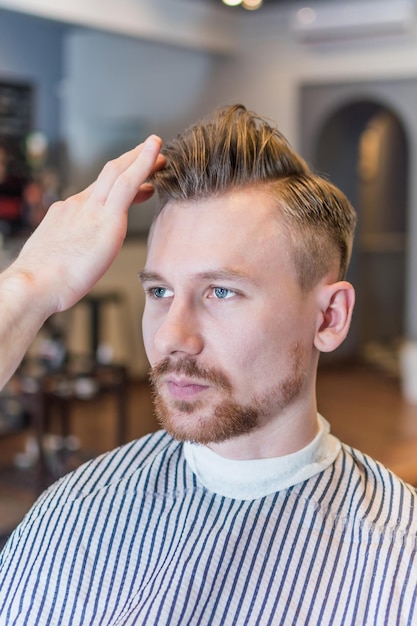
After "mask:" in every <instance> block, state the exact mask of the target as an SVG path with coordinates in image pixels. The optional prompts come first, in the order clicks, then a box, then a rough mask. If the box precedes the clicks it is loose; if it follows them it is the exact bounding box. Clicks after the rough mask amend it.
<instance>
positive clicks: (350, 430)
mask: <svg viewBox="0 0 417 626" xmlns="http://www.w3.org/2000/svg"><path fill="white" fill-rule="evenodd" d="M416 102H417V1H416V0H321V1H317V2H316V0H312V1H311V2H308V3H305V2H303V1H302V0H300V1H299V0H263V1H262V0H243V2H242V1H240V2H239V1H238V0H228V2H226V0H224V2H222V0H118V1H117V3H116V2H114V1H113V2H111V1H106V2H103V0H85V1H84V2H82V3H81V2H77V1H76V0H65V2H59V3H56V2H52V1H50V0H49V1H48V0H31V2H27V0H12V1H11V0H0V269H4V268H5V267H7V266H8V264H10V263H11V262H12V261H13V259H14V258H15V257H16V256H17V254H18V253H19V250H20V249H21V247H22V245H23V244H24V241H25V239H26V238H27V237H28V236H29V234H30V233H31V231H32V230H33V229H34V228H36V226H37V225H38V224H39V223H40V221H41V220H42V217H43V216H44V215H45V213H46V212H47V210H48V208H49V206H50V205H51V204H52V203H53V202H54V201H56V200H60V199H63V198H65V197H68V196H69V195H71V194H73V193H76V192H78V191H80V190H82V189H84V188H85V187H86V186H88V185H89V184H90V183H91V182H92V181H93V180H94V179H95V178H96V176H97V175H98V173H99V171H100V170H101V168H102V166H103V165H104V163H105V162H107V161H108V160H109V159H112V158H115V157H116V156H118V155H119V154H121V153H122V152H124V151H125V150H128V149H130V148H132V147H134V146H135V145H136V144H138V143H139V142H141V141H142V140H143V139H144V138H146V137H147V136H148V135H149V134H151V133H155V134H157V135H160V136H161V137H162V138H163V139H164V140H168V139H170V138H171V137H174V136H175V135H176V134H177V133H178V132H180V131H181V130H182V129H183V128H185V127H186V126H188V125H189V124H191V123H193V122H195V121H196V120H198V119H200V118H201V117H203V116H204V115H206V114H208V113H209V112H211V111H212V110H213V109H214V108H215V107H217V106H219V105H223V104H232V103H242V104H244V105H245V106H246V107H248V108H249V109H252V110H255V111H257V112H258V113H260V114H262V115H264V116H267V117H269V118H271V119H272V120H276V122H277V123H278V126H279V128H280V130H281V131H282V132H283V133H284V135H285V136H286V137H287V138H288V139H289V141H290V143H291V144H292V145H293V146H294V147H295V149H296V150H297V151H298V152H299V153H300V154H301V155H302V156H303V157H304V159H306V161H307V162H308V163H309V164H310V165H311V167H312V168H313V169H314V170H315V171H316V172H318V173H320V174H322V175H324V176H325V177H327V178H328V179H330V180H331V181H332V182H333V183H335V184H336V185H337V186H338V187H340V189H342V190H343V192H344V193H345V194H346V195H347V196H348V198H349V200H350V201H351V203H352V204H353V205H354V207H355V208H356V210H357V213H358V225H357V231H356V241H355V244H354V247H353V252H352V259H351V264H350V268H349V273H348V277H347V279H348V280H349V281H350V282H351V283H352V284H353V285H354V287H355V290H356V305H355V312H354V316H353V319H352V324H351V330H350V333H349V335H348V338H347V339H346V340H345V342H344V343H343V344H342V346H340V347H339V348H338V349H337V350H336V351H335V352H334V353H332V354H330V353H329V354H323V355H322V356H321V360H320V364H319V371H318V380H317V397H318V409H319V412H320V413H321V414H322V415H323V416H324V417H326V419H327V420H328V421H329V422H330V425H331V429H332V432H333V433H334V434H335V435H336V436H337V437H339V438H340V439H341V440H342V441H344V442H345V443H347V444H349V445H352V446H354V447H355V448H359V449H360V450H361V451H363V452H366V453H368V454H370V455H371V456H373V457H374V458H376V459H378V460H379V461H381V462H382V463H383V464H384V465H386V466H388V467H389V468H390V469H392V470H393V471H394V472H395V473H397V474H398V475H399V476H400V477H401V478H403V479H404V480H406V481H407V482H409V483H410V484H412V485H416V486H417V171H415V169H416V168H417V108H416ZM154 209H155V200H154V199H151V200H149V201H147V202H146V203H145V204H144V205H140V206H133V207H132V208H131V209H130V212H129V223H128V230H127V236H126V239H125V242H124V244H123V246H122V249H121V251H120V253H119V254H118V256H117V258H116V260H115V261H114V263H113V264H112V266H111V267H110V268H109V270H108V271H107V272H106V273H105V275H104V276H103V277H102V279H101V280H100V281H99V283H98V284H97V285H96V287H94V289H93V290H92V291H91V292H90V293H89V294H88V295H87V296H85V297H84V298H83V299H82V300H81V301H80V302H79V303H77V304H76V305H75V306H74V307H73V308H72V309H70V310H69V311H66V312H65V313H60V314H56V315H54V316H52V317H51V318H50V319H48V320H47V322H46V323H45V325H44V326H43V327H42V328H41V329H40V331H39V333H38V335H37V337H36V338H35V340H34V342H33V344H32V345H31V346H30V348H29V350H28V352H27V354H26V356H25V358H24V360H23V362H22V364H21V366H20V367H19V369H18V370H17V372H16V373H15V374H14V375H13V376H12V378H11V379H10V381H9V382H8V383H7V385H6V386H5V387H4V389H3V390H2V391H1V392H0V542H1V543H3V542H4V540H5V539H6V538H7V536H9V535H10V533H11V531H12V530H13V529H14V528H15V527H16V526H17V525H18V523H19V522H20V520H21V519H22V518H23V516H24V515H25V513H26V512H27V511H28V509H29V508H30V506H31V505H32V504H33V502H34V501H35V500H36V498H37V497H38V496H39V495H40V493H41V492H42V491H43V490H44V489H45V488H46V487H47V486H48V485H50V484H51V483H52V482H54V481H55V480H57V479H59V478H60V477H61V476H62V475H63V474H65V473H67V472H68V471H71V470H72V469H74V468H75V467H77V466H79V465H80V464H81V463H84V462H85V461H87V460H89V459H91V458H93V457H95V456H97V455H99V454H101V453H103V452H105V451H107V450H110V449H112V448H114V447H116V446H118V445H121V444H123V443H125V442H127V441H130V440H132V439H134V438H137V437H141V436H143V435H145V434H147V433H150V432H153V431H155V430H156V429H158V428H159V425H158V423H157V421H156V419H155V417H154V414H153V404H152V394H151V390H150V386H149V382H148V369H149V366H148V362H147V358H146V354H145V350H144V347H143V342H142V335H141V316H142V311H143V307H144V295H143V290H142V287H141V285H140V283H139V280H138V272H139V271H140V270H141V269H142V268H143V266H144V263H145V258H146V247H147V236H148V232H149V228H150V225H151V222H152V216H153V212H154ZM0 354H1V352H0Z"/></svg>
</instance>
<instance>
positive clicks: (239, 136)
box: [152, 105, 356, 290]
mask: <svg viewBox="0 0 417 626" xmlns="http://www.w3.org/2000/svg"><path fill="white" fill-rule="evenodd" d="M162 152H163V154H164V155H165V157H166V159H167V165H166V167H165V168H164V169H162V170H160V171H158V172H156V173H155V174H154V175H153V177H152V182H153V184H154V186H155V188H156V191H157V193H158V197H159V201H160V202H159V208H158V213H159V211H161V210H162V208H163V207H164V206H165V204H167V203H168V202H188V201H192V200H198V199H205V198H210V197H212V196H221V195H224V194H227V193H230V192H232V191H236V190H241V189H244V188H245V187H246V188H248V187H251V188H257V189H259V190H264V191H266V192H268V193H270V194H272V196H273V197H274V198H275V199H276V201H277V208H278V209H279V211H278V214H279V215H281V216H283V217H284V220H285V223H286V225H287V227H288V229H289V231H290V234H291V239H292V242H293V252H294V255H293V256H294V262H295V264H296V270H297V274H298V277H299V282H300V285H301V287H302V288H303V289H306V290H308V289H310V288H311V287H312V286H313V285H314V284H316V283H317V282H318V280H320V278H321V277H322V276H324V275H325V274H326V273H327V272H328V271H330V269H332V267H333V266H335V264H337V266H338V277H339V278H340V279H341V278H343V277H344V275H345V273H346V270H347V266H348V263H349V259H350V254H351V249H352V241H353V233H354V229H355V224H356V215H355V211H354V209H353V207H352V206H351V205H350V203H349V201H348V200H347V198H346V196H345V195H344V194H343V193H342V192H341V191H340V190H339V189H337V187H335V186H334V185H332V184H331V183H330V182H328V181H326V180H325V179H323V178H321V177H319V176H316V175H315V174H313V173H312V171H311V170H310V168H309V166H308V165H307V163H306V162H305V161H304V160H303V159H302V158H301V157H300V156H299V155H298V154H297V153H296V152H295V151H294V150H293V149H292V148H291V146H290V144H289V143H288V141H287V139H286V138H285V137H284V135H282V133H281V132H280V131H279V130H278V129H277V128H276V126H275V125H274V124H272V123H271V122H270V121H269V120H267V119H265V118H263V117H261V116H259V115H257V114H256V113H253V112H251V111H248V110H247V109H246V108H245V107H244V106H243V105H233V106H229V107H224V108H221V109H218V110H216V111H215V112H214V114H212V115H211V116H210V117H208V118H206V119H204V120H203V121H202V122H200V123H198V124H194V125H193V126H190V127H189V128H188V129H186V130H185V131H184V132H183V133H181V134H179V135H178V136H177V137H176V138H175V139H174V140H173V141H171V142H170V143H169V144H167V145H166V147H165V148H164V149H163V151H162Z"/></svg>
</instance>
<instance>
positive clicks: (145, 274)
mask: <svg viewBox="0 0 417 626" xmlns="http://www.w3.org/2000/svg"><path fill="white" fill-rule="evenodd" d="M138 276H139V280H140V281H141V282H142V283H147V282H157V283H158V282H164V278H163V276H161V274H158V273H157V272H152V271H148V270H146V269H144V270H141V271H140V272H139V273H138ZM192 278H196V279H197V280H216V281H217V280H221V281H222V280H238V281H241V282H252V279H251V278H250V276H249V275H248V274H246V273H245V272H242V271H239V270H235V269H232V268H225V269H221V270H206V271H204V272H198V273H197V274H195V275H193V276H192Z"/></svg>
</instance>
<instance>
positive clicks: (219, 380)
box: [149, 357, 232, 392]
mask: <svg viewBox="0 0 417 626" xmlns="http://www.w3.org/2000/svg"><path fill="white" fill-rule="evenodd" d="M166 374H184V376H189V377H190V378H195V379H197V380H202V381H205V382H209V383H211V384H213V385H215V386H216V387H220V388H221V389H223V390H224V391H228V392H231V391H232V385H231V383H230V381H229V379H228V377H227V376H226V375H225V374H224V373H223V372H222V371H221V370H219V369H217V368H215V367H204V366H202V365H199V364H197V362H196V360H195V359H193V358H190V357H183V358H181V359H178V360H175V361H174V360H172V359H170V358H169V357H166V358H165V359H163V360H162V361H159V363H157V364H156V365H154V366H153V367H152V368H151V369H150V370H149V379H150V382H151V385H152V386H153V387H154V388H155V389H156V388H157V387H158V383H159V381H160V379H161V377H162V376H164V375H166Z"/></svg>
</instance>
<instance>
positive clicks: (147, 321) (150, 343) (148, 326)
mask: <svg viewBox="0 0 417 626" xmlns="http://www.w3.org/2000/svg"><path fill="white" fill-rule="evenodd" d="M155 333H156V327H155V322H154V321H153V322H152V318H151V317H150V316H149V315H147V312H146V306H145V311H144V313H143V317H142V340H143V345H144V347H145V352H146V356H147V357H148V360H149V362H150V363H151V364H152V363H153V362H154V361H155V347H154V346H155V344H154V337H155Z"/></svg>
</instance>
